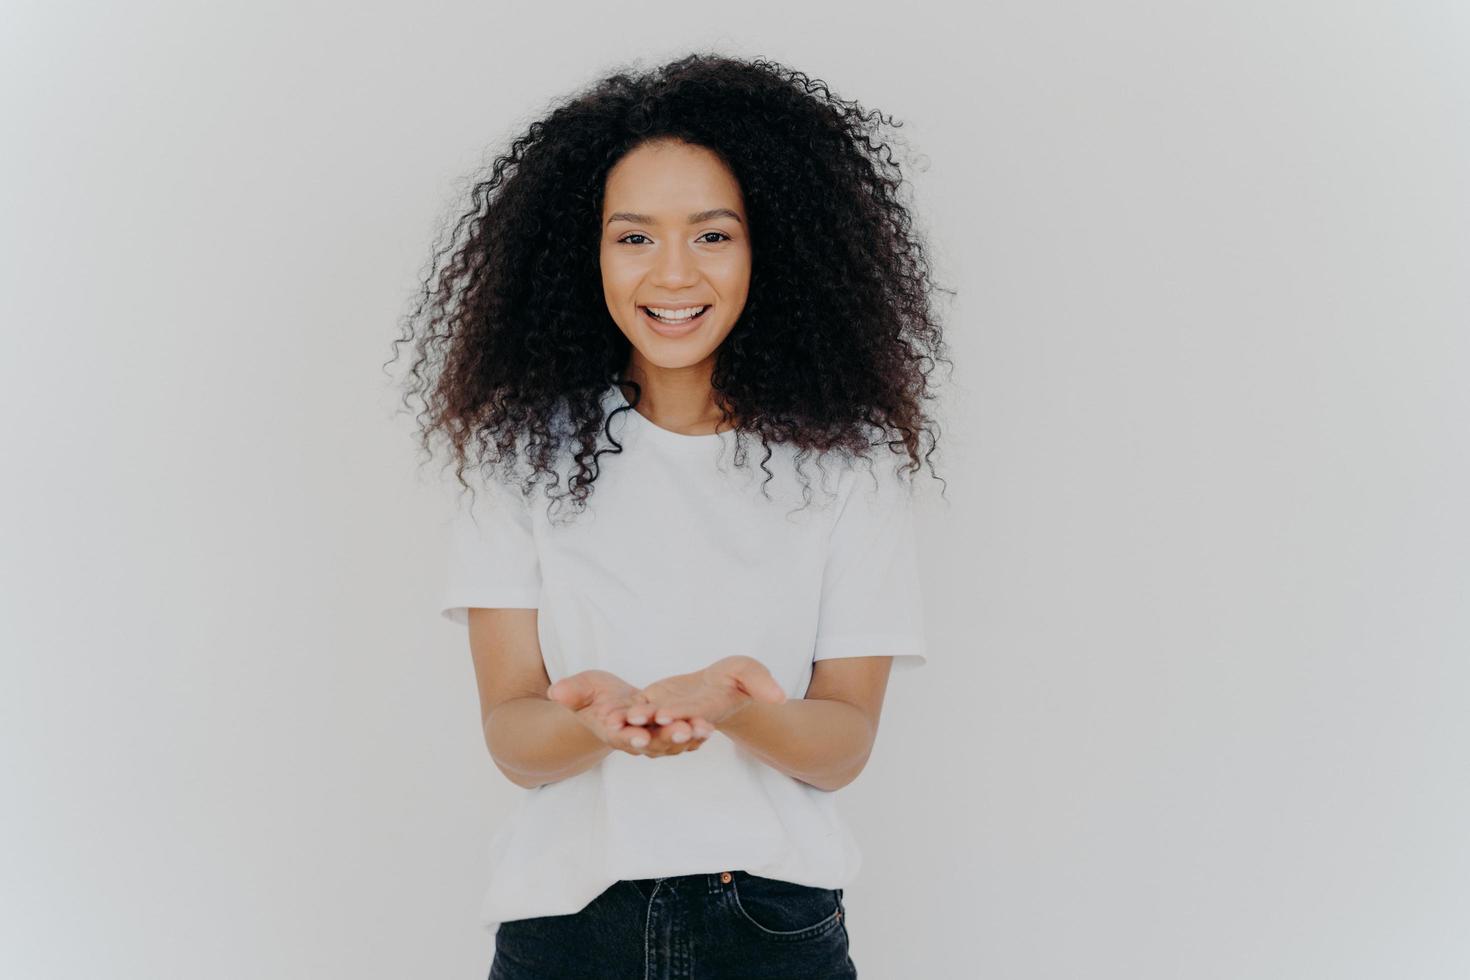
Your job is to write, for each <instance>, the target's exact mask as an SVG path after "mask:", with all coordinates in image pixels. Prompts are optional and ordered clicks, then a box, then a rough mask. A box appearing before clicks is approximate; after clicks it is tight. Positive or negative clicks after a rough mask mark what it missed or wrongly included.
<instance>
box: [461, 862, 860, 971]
mask: <svg viewBox="0 0 1470 980" xmlns="http://www.w3.org/2000/svg"><path fill="white" fill-rule="evenodd" d="M846 919H847V914H846V910H845V909H844V908H843V905H842V889H840V888H813V887H810V886H808V885H798V884H794V883H792V882H789V881H780V880H778V879H775V878H763V877H761V876H759V875H753V874H748V873H747V872H745V871H726V872H716V873H714V874H695V875H680V876H677V877H670V878H640V879H636V880H624V881H619V882H617V883H615V884H613V885H612V886H610V887H609V888H608V889H607V890H606V891H604V892H603V893H602V894H601V895H599V896H597V897H596V898H595V899H593V900H592V901H591V902H590V903H588V905H587V907H586V908H584V909H582V911H580V912H575V913H573V914H571V915H544V916H538V917H535V918H529V919H512V920H510V921H509V922H502V923H501V924H500V926H499V928H498V929H497V930H496V933H495V959H494V960H493V961H492V962H491V964H490V978H489V980H737V978H738V980H853V978H855V977H856V976H857V968H856V967H855V966H854V965H853V962H852V958H851V957H850V956H848V950H847V922H846Z"/></svg>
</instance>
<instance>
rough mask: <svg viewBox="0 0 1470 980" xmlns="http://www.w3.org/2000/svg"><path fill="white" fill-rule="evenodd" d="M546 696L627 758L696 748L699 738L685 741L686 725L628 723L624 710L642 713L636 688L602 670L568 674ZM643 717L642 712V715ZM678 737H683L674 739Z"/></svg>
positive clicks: (700, 740)
mask: <svg viewBox="0 0 1470 980" xmlns="http://www.w3.org/2000/svg"><path fill="white" fill-rule="evenodd" d="M546 697H547V698H548V699H549V700H552V701H555V702H557V703H558V704H562V705H565V706H566V707H567V708H569V709H571V711H572V713H573V714H574V715H575V716H576V719H577V720H578V721H579V722H581V723H582V725H583V726H584V727H586V729H587V730H588V731H590V732H591V733H592V734H593V735H596V736H597V737H598V738H599V739H601V740H602V741H603V742H604V743H606V744H607V745H609V746H610V747H612V748H614V749H617V750H619V751H620V752H627V753H628V754H629V755H648V756H660V755H678V754H679V753H680V752H684V751H688V750H692V749H697V748H699V747H700V746H701V745H703V744H704V741H703V740H702V739H693V740H691V739H690V738H689V725H688V724H687V723H686V722H679V723H678V724H677V725H673V726H669V725H656V724H653V723H649V724H646V725H645V724H643V722H641V721H640V722H639V723H638V724H630V723H629V722H628V710H629V709H630V708H635V707H636V708H637V709H638V710H639V711H642V710H643V707H642V706H643V705H644V704H645V703H646V702H645V701H644V699H643V696H642V693H641V692H640V691H639V690H638V688H636V687H634V686H633V685H632V684H629V683H628V682H627V681H625V680H623V679H622V678H621V677H619V676H617V675H616V674H613V673H609V672H608V671H605V670H584V671H582V672H581V673H579V674H571V675H569V676H567V677H563V678H562V679H561V680H559V681H557V682H556V683H555V684H552V685H551V686H550V687H548V688H547V689H546ZM644 716H645V717H646V712H644ZM680 734H682V735H683V738H678V737H677V736H679V735H680Z"/></svg>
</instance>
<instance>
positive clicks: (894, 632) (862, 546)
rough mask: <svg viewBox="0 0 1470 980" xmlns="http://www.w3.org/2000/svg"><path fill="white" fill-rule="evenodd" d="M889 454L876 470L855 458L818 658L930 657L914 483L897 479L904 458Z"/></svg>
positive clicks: (831, 551) (831, 565)
mask: <svg viewBox="0 0 1470 980" xmlns="http://www.w3.org/2000/svg"><path fill="white" fill-rule="evenodd" d="M886 455H887V453H886V450H883V455H880V457H879V458H878V459H874V460H873V466H872V470H871V472H870V471H869V469H868V467H867V466H866V465H864V464H861V463H858V464H854V466H853V470H852V472H850V473H849V474H848V477H849V478H850V480H851V485H850V488H849V490H848V492H847V493H846V495H845V499H844V500H841V501H839V503H838V506H839V507H840V510H839V511H838V514H837V517H836V518H835V521H834V524H833V528H832V536H831V539H830V541H829V544H828V548H827V561H826V566H825V568H824V570H823V574H822V599H821V609H820V612H819V614H818V619H817V644H816V650H815V651H814V653H813V655H812V659H813V660H828V659H832V658H835V657H869V656H891V657H893V667H894V670H903V669H911V668H914V667H918V666H921V665H923V664H924V663H927V662H928V655H927V650H926V646H925V637H924V605H923V596H922V595H921V593H920V589H919V564H918V548H917V541H916V539H915V533H914V507H913V484H912V480H911V479H908V478H904V479H902V482H900V476H899V475H898V468H899V467H900V466H901V465H902V464H903V462H904V459H902V458H899V457H898V456H897V455H896V454H894V458H893V460H892V461H890V460H889V459H887V458H885V457H886ZM875 480H876V481H877V486H876V487H875V486H874V481H875Z"/></svg>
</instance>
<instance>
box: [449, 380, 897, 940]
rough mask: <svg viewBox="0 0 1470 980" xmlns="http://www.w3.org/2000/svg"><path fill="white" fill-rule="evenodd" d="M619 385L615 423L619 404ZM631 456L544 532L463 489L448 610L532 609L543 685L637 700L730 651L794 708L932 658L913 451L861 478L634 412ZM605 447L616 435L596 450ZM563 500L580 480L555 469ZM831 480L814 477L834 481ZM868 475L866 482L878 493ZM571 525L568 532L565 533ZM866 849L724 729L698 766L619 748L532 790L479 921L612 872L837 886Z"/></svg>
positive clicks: (627, 415)
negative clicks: (826, 689) (760, 670)
mask: <svg viewBox="0 0 1470 980" xmlns="http://www.w3.org/2000/svg"><path fill="white" fill-rule="evenodd" d="M627 404H628V402H627V399H625V398H624V397H623V394H622V390H621V389H620V388H619V387H618V386H617V385H610V386H609V388H608V390H607V394H606V397H605V398H604V401H603V405H604V411H605V413H606V414H608V415H611V413H612V412H613V411H614V410H615V409H618V408H621V407H623V406H626V405H627ZM609 432H610V434H611V435H612V436H613V437H614V438H615V439H616V440H617V441H618V442H619V443H621V444H622V446H623V451H622V452H621V453H613V452H606V453H603V454H602V455H600V456H598V457H597V464H598V474H597V480H596V483H595V484H593V486H592V491H591V496H589V497H588V498H587V508H586V510H585V511H583V512H581V513H576V512H575V511H574V510H572V509H571V508H570V507H568V506H567V505H566V504H565V503H563V504H561V505H559V506H560V510H559V512H557V513H554V514H553V515H552V516H554V517H555V518H556V523H553V522H552V521H551V520H549V519H548V512H547V506H548V503H549V500H548V498H547V497H546V496H545V489H544V487H542V486H541V485H540V484H538V485H537V486H536V487H535V489H534V491H533V492H532V494H531V495H530V497H529V499H527V498H526V497H524V496H523V495H522V494H521V493H520V492H519V491H518V490H517V489H516V488H514V487H512V486H510V485H509V484H505V483H501V482H499V481H498V480H491V481H489V482H488V483H487V482H486V481H484V480H481V481H478V482H477V483H476V485H475V496H474V498H473V502H471V497H470V495H469V494H468V493H465V494H464V495H463V497H462V498H461V500H462V502H461V504H460V506H459V508H458V510H457V511H456V513H455V516H454V518H453V519H452V522H451V524H450V528H449V530H450V536H449V546H448V549H447V553H448V557H449V561H448V577H447V583H446V586H445V589H444V592H443V601H442V603H441V606H442V613H441V614H442V615H443V616H444V617H446V618H448V619H450V620H452V621H453V622H456V623H459V624H462V625H465V624H467V623H468V614H467V612H466V610H467V608H468V607H472V606H474V607H486V608H536V609H538V610H539V614H538V632H539V636H540V643H541V652H542V656H543V659H544V661H545V664H546V673H547V676H548V677H550V678H551V680H552V681H553V682H555V681H557V680H559V679H561V678H563V677H566V676H568V675H571V674H575V673H578V672H580V671H583V670H589V669H592V668H599V669H602V670H607V671H611V672H612V673H614V674H616V675H618V676H619V677H621V678H622V679H623V680H625V681H627V682H628V683H630V684H632V685H634V686H637V687H644V686H646V685H648V684H651V683H653V682H654V681H656V680H659V679H661V678H664V677H667V676H669V675H671V674H682V673H688V672H690V671H693V670H698V669H700V668H702V667H705V666H708V665H709V664H711V663H713V662H714V661H716V660H719V659H721V658H722V657H727V656H730V655H732V654H747V655H749V656H752V657H754V658H756V659H757V660H759V661H761V662H762V663H763V664H765V666H766V667H767V669H769V670H770V672H771V674H772V676H773V677H775V679H776V681H777V682H778V683H779V684H781V686H782V687H783V688H784V689H785V691H786V695H787V697H788V698H793V699H798V698H802V697H804V696H805V694H806V690H807V685H808V683H809V682H810V680H811V673H812V665H813V662H814V661H816V660H825V659H829V658H833V657H862V656H892V657H893V658H894V663H893V666H894V673H899V672H901V671H904V670H907V669H911V668H913V667H917V666H919V665H920V664H922V663H924V662H925V642H924V628H923V607H922V601H921V597H920V592H919V581H918V568H917V561H916V548H915V537H914V525H913V513H912V493H913V490H912V486H913V484H912V481H911V480H909V481H906V482H904V483H900V482H899V481H898V478H897V477H896V476H895V471H896V469H897V467H898V466H899V465H901V464H903V463H905V462H906V461H907V457H906V456H901V455H899V454H896V453H894V452H892V451H891V450H890V449H889V448H888V447H887V446H886V445H879V446H877V447H876V448H875V449H874V450H872V453H873V458H872V467H871V470H869V467H868V463H867V462H865V461H856V462H855V461H853V460H852V459H851V458H850V457H848V456H846V455H845V454H842V453H836V452H834V453H830V454H828V455H827V456H826V457H825V458H824V459H821V460H819V459H818V458H817V455H816V454H815V453H814V452H813V453H812V454H809V456H808V458H807V459H806V460H804V461H803V463H802V471H803V472H804V473H805V474H806V479H807V480H809V481H810V483H811V497H812V499H811V502H810V505H809V506H807V507H806V508H805V509H801V508H802V505H803V497H802V483H803V480H802V476H801V475H800V474H798V472H797V470H796V467H795V464H794V456H795V453H796V450H795V449H794V448H792V447H790V446H783V445H773V446H772V447H771V450H772V452H773V454H774V455H773V456H772V458H771V459H770V460H769V461H767V463H766V467H767V468H768V469H769V470H770V471H771V472H772V474H773V477H772V479H771V481H770V482H769V483H767V484H765V486H764V492H765V493H768V494H769V495H770V499H767V497H766V496H764V495H763V491H762V484H763V482H764V481H765V479H766V472H765V470H763V469H762V468H761V459H762V457H763V456H764V448H763V447H762V445H761V443H760V440H759V439H758V438H753V437H749V436H747V437H746V443H745V446H746V454H747V455H746V459H745V463H744V466H743V467H737V466H736V465H735V464H734V462H733V459H732V457H733V449H734V445H735V437H734V434H733V433H729V432H722V433H718V434H713V435H682V434H679V433H676V432H672V431H670V430H668V429H664V428H662V427H660V426H658V425H655V424H654V423H653V422H651V421H649V420H648V419H646V418H644V417H643V416H642V415H641V414H639V413H638V411H637V410H629V411H624V412H619V413H618V414H616V415H612V417H611V421H610V429H609ZM603 444H604V445H606V444H607V443H606V439H604V440H603ZM562 466H563V468H562V469H561V470H560V472H561V473H562V474H563V479H562V482H561V483H560V484H559V488H560V489H558V491H557V492H558V493H561V492H564V488H565V487H566V485H567V483H566V475H568V474H569V473H570V472H572V470H571V468H570V467H569V466H568V465H566V464H562ZM824 472H825V475H824ZM875 482H876V486H875ZM568 520H570V522H571V523H570V524H567V523H565V522H566V521H568ZM860 860H861V855H860V852H859V849H858V846H857V843H856V841H855V840H854V839H853V837H852V835H851V833H850V831H849V830H848V827H847V825H846V823H845V821H844V820H843V819H842V818H841V816H840V815H839V814H838V811H837V799H836V795H835V793H833V792H828V791H824V790H820V789H817V788H816V787H814V786H811V785H809V784H807V783H803V782H801V781H800V780H797V779H795V778H793V777H791V776H788V775H785V774H784V773H782V772H780V771H779V770H777V769H774V768H772V767H771V766H769V765H767V764H766V763H764V762H761V761H760V760H759V759H757V758H755V756H753V755H751V754H750V753H749V752H747V751H746V750H745V749H743V748H742V747H741V746H740V745H739V744H737V743H736V742H735V741H734V740H732V739H731V738H729V737H728V736H726V735H724V734H723V733H721V732H715V733H714V734H713V735H711V736H710V737H709V740H708V742H707V743H706V744H705V745H703V746H701V747H700V748H699V750H698V751H695V752H683V753H680V754H678V755H673V756H664V757H661V758H651V757H647V756H634V755H629V754H628V753H626V752H621V751H614V752H612V753H610V754H608V755H607V756H606V757H605V758H604V759H603V760H602V761H601V762H600V763H598V764H597V765H596V766H594V767H592V768H591V769H588V770H585V771H583V772H581V773H578V774H576V775H574V776H570V777H568V778H565V779H561V780H558V781H556V782H553V783H550V784H547V785H544V786H540V787H537V788H535V789H531V790H526V791H525V792H524V794H523V795H522V796H521V798H520V801H519V806H518V808H517V809H516V810H515V811H514V813H513V814H512V815H511V817H510V819H509V821H508V822H507V823H506V824H505V825H504V826H502V827H501V828H500V829H499V831H498V832H497V833H496V834H495V835H494V837H493V838H492V840H491V842H490V886H489V889H488V891H487V892H486V894H485V897H484V901H483V904H482V906H481V914H480V919H481V922H482V924H483V925H484V927H485V928H486V929H488V930H490V931H492V932H493V931H494V929H495V927H496V926H497V925H498V924H499V923H500V922H502V921H507V920H510V919H519V918H526V917H530V916H541V915H562V914H568V913H573V912H577V911H580V910H581V909H582V908H583V907H584V906H586V905H587V904H588V903H589V902H590V901H592V899H594V898H596V897H597V896H598V895H599V894H601V893H602V891H603V890H604V889H606V888H607V887H608V886H609V885H612V884H613V883H614V882H616V881H618V880H619V879H624V878H654V877H664V876H672V875H684V874H699V873H708V872H715V871H722V870H730V869H744V870H746V871H749V872H750V873H752V874H758V875H763V876H765V877H769V878H780V879H784V880H786V881H792V882H796V883H798V884H804V885H812V886H817V887H823V888H841V887H843V886H845V885H847V884H848V883H849V882H851V881H852V879H853V878H854V876H855V875H856V873H857V870H858V866H859V863H860Z"/></svg>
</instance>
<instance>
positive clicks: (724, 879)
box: [720, 871, 730, 885]
mask: <svg viewBox="0 0 1470 980" xmlns="http://www.w3.org/2000/svg"><path fill="white" fill-rule="evenodd" d="M720 883H721V884H724V885H728V884H729V883H730V872H728V871H721V872H720Z"/></svg>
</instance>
